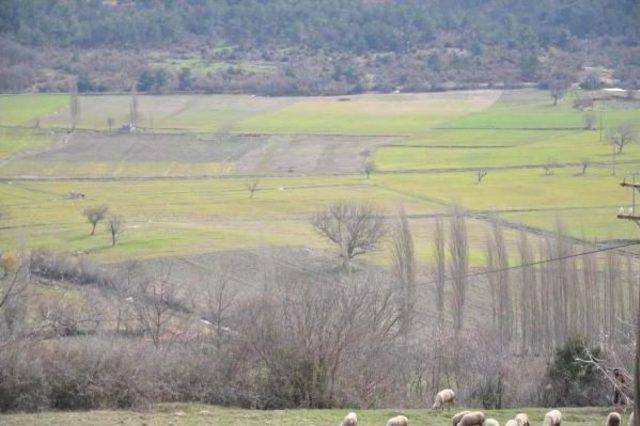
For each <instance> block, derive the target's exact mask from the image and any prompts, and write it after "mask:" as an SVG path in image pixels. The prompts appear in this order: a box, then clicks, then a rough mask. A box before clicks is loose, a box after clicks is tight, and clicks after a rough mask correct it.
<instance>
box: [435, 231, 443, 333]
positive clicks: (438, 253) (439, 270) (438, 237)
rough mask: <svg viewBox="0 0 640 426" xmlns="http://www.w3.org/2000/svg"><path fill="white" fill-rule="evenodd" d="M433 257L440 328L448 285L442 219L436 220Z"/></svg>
mask: <svg viewBox="0 0 640 426" xmlns="http://www.w3.org/2000/svg"><path fill="white" fill-rule="evenodd" d="M433 256H434V261H435V265H436V278H435V283H436V310H437V312H438V328H441V327H442V325H443V323H444V287H445V283H446V258H445V235H444V225H443V223H442V221H441V220H440V218H437V219H436V222H435V227H434V236H433Z"/></svg>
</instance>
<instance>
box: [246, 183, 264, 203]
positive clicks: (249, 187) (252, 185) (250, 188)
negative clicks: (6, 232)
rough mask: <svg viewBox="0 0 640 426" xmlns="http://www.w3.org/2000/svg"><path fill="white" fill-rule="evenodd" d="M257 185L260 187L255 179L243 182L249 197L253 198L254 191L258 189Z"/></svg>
mask: <svg viewBox="0 0 640 426" xmlns="http://www.w3.org/2000/svg"><path fill="white" fill-rule="evenodd" d="M259 187H260V181H259V180H257V179H254V180H252V181H249V182H247V183H246V184H245V188H247V191H249V199H251V200H253V197H254V195H255V193H256V192H257V191H258V190H259Z"/></svg>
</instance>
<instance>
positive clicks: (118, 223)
mask: <svg viewBox="0 0 640 426" xmlns="http://www.w3.org/2000/svg"><path fill="white" fill-rule="evenodd" d="M123 229H124V219H123V218H122V216H117V215H111V216H109V218H108V219H107V231H108V232H109V234H110V235H111V246H112V247H113V246H115V245H116V243H117V242H118V239H119V238H120V234H122V231H123Z"/></svg>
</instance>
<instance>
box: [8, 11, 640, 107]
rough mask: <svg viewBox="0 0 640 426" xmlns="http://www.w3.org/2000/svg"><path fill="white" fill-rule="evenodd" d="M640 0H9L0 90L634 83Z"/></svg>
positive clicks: (263, 90)
mask: <svg viewBox="0 0 640 426" xmlns="http://www.w3.org/2000/svg"><path fill="white" fill-rule="evenodd" d="M639 20H640V7H639V6H638V3H637V2H635V1H633V0H624V1H620V0H617V1H613V0H590V1H581V2H571V1H554V0H546V1H539V2H527V1H521V0H511V1H507V2H504V1H497V0H492V1H488V2H471V3H469V2H466V1H455V2H451V1H442V0H430V1H408V2H406V1H391V0H388V1H386V0H385V1H365V0H358V1H340V0H323V1H310V0H305V1H298V2H290V1H287V0H278V1H268V2H263V1H258V0H251V1H243V2H235V1H227V0H208V1H180V2H176V1H173V0H167V1H144V2H130V1H102V0H92V1H86V2H76V1H70V0H46V1H40V2H22V1H18V0H10V1H6V2H3V4H2V7H1V8H0V48H1V49H2V51H3V55H2V57H1V58H0V75H1V76H2V78H1V79H0V90H4V91H30V90H38V91H66V90H68V87H69V84H70V83H69V82H70V81H72V80H74V79H77V80H78V83H79V89H80V90H81V91H86V92H96V91H123V90H129V88H130V87H131V85H132V84H133V83H136V84H137V86H138V90H139V91H145V92H146V91H149V92H166V91H176V90H179V91H194V90H195V91H199V92H214V93H221V92H223V93H229V92H231V93H237V92H241V93H259V94H267V95H301V94H307V95H314V94H345V93H359V92H363V91H371V90H374V91H379V92H392V91H395V90H402V91H409V92H411V91H434V90H443V89H446V88H479V87H487V86H498V87H513V86H521V85H522V84H524V83H535V84H540V85H542V86H546V85H548V84H550V81H553V80H554V79H557V78H559V76H562V77H563V78H569V79H571V80H572V81H576V82H581V81H583V80H584V79H585V78H586V76H587V75H588V74H589V73H595V74H596V75H597V76H598V79H600V80H602V83H603V84H605V85H611V84H614V85H616V84H617V85H624V86H637V85H638V81H639V77H638V68H639V66H640V64H639V63H638V60H637V58H638V57H640V54H639V50H638V49H639V47H638V25H637V23H638V21H639Z"/></svg>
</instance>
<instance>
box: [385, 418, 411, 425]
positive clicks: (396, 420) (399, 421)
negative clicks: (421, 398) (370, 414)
mask: <svg viewBox="0 0 640 426" xmlns="http://www.w3.org/2000/svg"><path fill="white" fill-rule="evenodd" d="M387 426H409V419H408V418H406V417H405V416H395V417H392V418H390V419H389V420H387Z"/></svg>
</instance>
